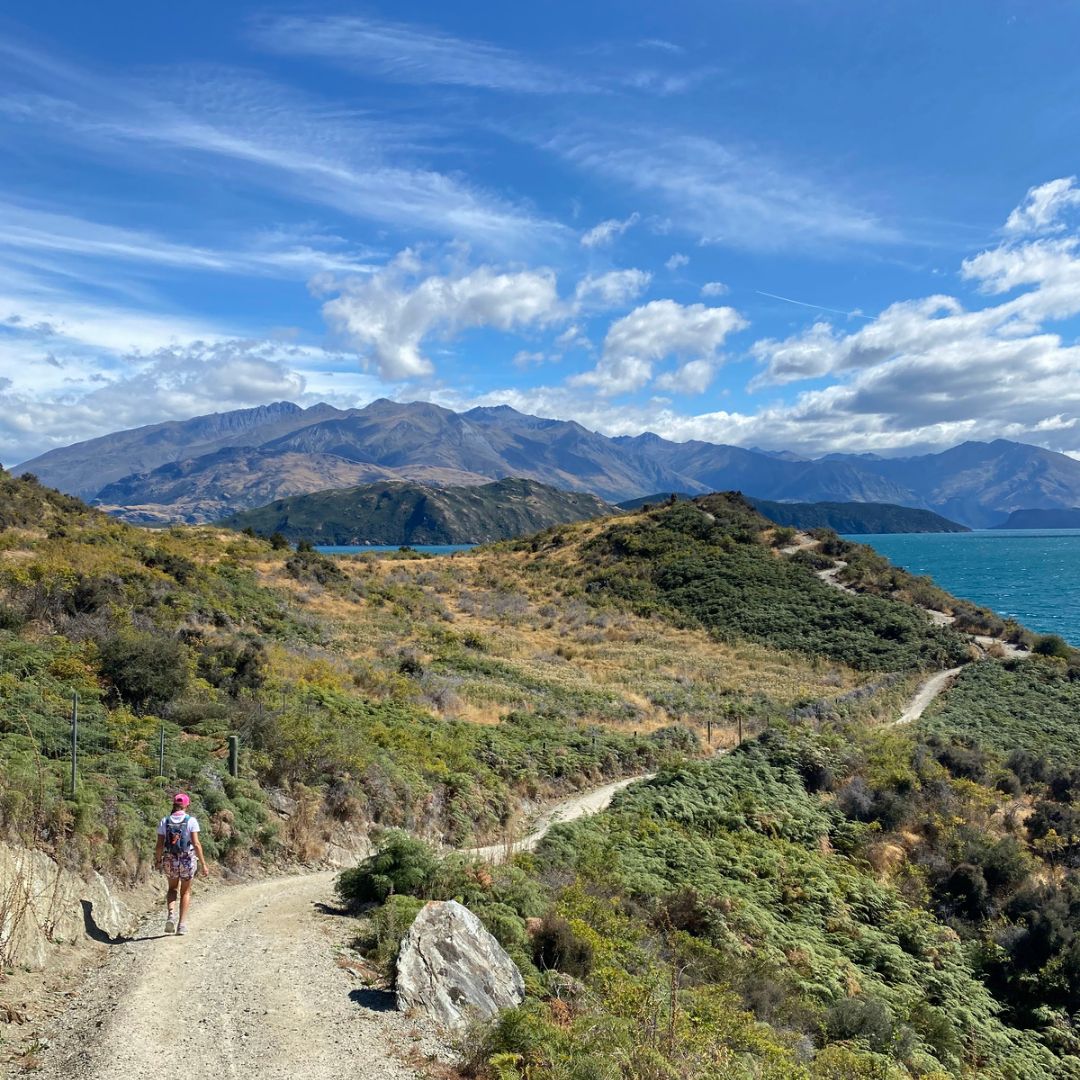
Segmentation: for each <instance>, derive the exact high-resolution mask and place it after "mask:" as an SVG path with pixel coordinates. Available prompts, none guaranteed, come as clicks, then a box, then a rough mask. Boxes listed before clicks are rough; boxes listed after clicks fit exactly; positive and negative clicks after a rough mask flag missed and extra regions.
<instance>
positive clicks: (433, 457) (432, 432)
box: [14, 399, 1080, 526]
mask: <svg viewBox="0 0 1080 1080" xmlns="http://www.w3.org/2000/svg"><path fill="white" fill-rule="evenodd" d="M238 448H243V449H246V450H256V449H258V450H262V451H266V452H267V454H268V455H270V456H268V457H265V458H261V459H260V461H261V464H258V463H255V462H253V461H251V460H249V459H248V458H247V457H245V456H243V455H241V456H240V457H238V458H237V459H235V460H236V461H237V463H238V464H237V467H238V469H240V471H241V474H243V473H244V470H249V469H250V470H252V472H251V476H252V480H251V483H252V484H253V485H254V486H255V487H256V488H257V491H258V492H259V493H260V496H259V497H261V493H262V492H267V493H269V492H271V491H273V493H274V494H273V495H271V496H270V497H271V498H272V497H274V496H275V495H280V494H283V493H284V491H285V490H287V488H285V487H282V488H273V482H272V478H271V477H270V476H267V477H266V478H265V479H262V478H261V476H262V473H261V470H262V469H263V468H265V469H266V470H268V472H269V474H274V473H275V470H277V475H279V477H280V475H281V473H282V472H285V473H288V474H290V477H291V479H289V481H288V482H289V483H293V482H295V484H296V488H299V487H302V486H303V485H306V484H308V483H310V484H312V485H319V486H322V485H323V484H325V483H327V482H329V483H333V484H340V483H341V480H340V479H338V478H337V477H339V476H342V475H343V474H342V473H341V472H340V470H342V469H344V468H345V466H344V465H342V464H339V462H350V463H352V464H353V465H354V466H361V465H362V466H366V467H368V468H369V469H370V468H373V467H376V468H379V469H386V470H392V471H393V472H395V473H397V474H399V475H400V474H401V473H402V470H404V469H407V468H408V469H416V468H423V469H436V470H444V471H445V472H442V473H439V474H428V476H427V477H425V482H427V481H428V480H431V479H434V478H435V477H436V476H437V475H442V476H446V477H447V478H449V479H450V480H451V481H453V482H457V480H460V479H461V478H464V477H467V478H469V479H487V480H499V479H502V478H504V477H508V476H518V477H523V478H525V479H529V480H535V481H537V482H539V483H542V484H548V485H550V486H552V487H556V488H560V489H562V490H568V491H585V492H590V493H592V494H595V495H599V496H601V497H602V498H604V499H607V500H609V501H612V502H618V501H620V500H624V499H633V498H637V497H639V496H641V495H644V494H646V493H650V492H657V491H680V492H686V493H688V494H691V495H700V494H704V493H707V492H710V491H730V490H736V491H744V492H748V493H751V494H753V495H754V496H755V497H757V498H761V499H769V500H772V501H776V502H861V503H867V502H872V503H889V504H893V505H897V506H909V507H915V508H918V509H923V510H932V511H934V512H935V513H939V514H942V515H944V516H945V517H947V518H950V519H952V520H954V521H959V522H962V523H963V524H965V525H974V526H987V525H997V524H999V523H1000V522H1002V521H1004V520H1005V519H1006V518H1007V517H1008V515H1009V514H1010V513H1011V512H1012V511H1013V510H1019V509H1031V508H1036V509H1065V508H1069V507H1074V506H1078V505H1080V461H1075V460H1073V459H1072V458H1069V457H1066V456H1065V455H1063V454H1056V453H1053V452H1052V451H1049V450H1042V449H1040V448H1039V447H1035V446H1025V445H1023V444H1021V443H1013V442H1007V441H1005V440H1002V439H999V440H996V441H995V442H991V443H974V442H970V443H964V444H963V445H961V446H957V447H953V448H952V449H951V450H946V451H944V452H943V453H940V454H923V455H920V456H918V457H912V458H899V457H889V458H882V457H878V456H877V455H874V454H865V455H863V454H830V455H828V456H827V457H824V458H819V459H818V460H815V461H810V460H804V459H801V458H796V457H794V455H790V454H785V453H776V452H769V453H762V452H760V451H755V450H747V449H744V448H742V447H738V446H723V445H719V444H714V443H707V442H701V441H692V442H685V443H675V442H669V441H668V440H666V439H663V438H661V437H660V436H658V435H655V434H653V433H651V432H647V433H645V434H643V435H635V436H619V437H616V438H609V437H607V436H605V435H601V434H598V433H597V432H593V431H588V430H587V429H585V428H583V427H582V426H581V425H580V424H577V423H574V422H572V421H565V420H545V419H541V418H539V417H536V416H526V415H524V414H522V413H519V412H517V411H515V410H514V409H511V408H509V407H508V406H505V405H504V406H498V407H495V408H478V409H470V410H469V411H468V412H464V413H455V412H452V411H450V410H449V409H444V408H440V407H439V406H437V405H432V404H429V403H424V402H413V403H411V404H400V403H397V402H393V401H387V400H385V399H382V400H379V401H374V402H372V403H371V404H370V405H368V406H366V407H365V408H362V409H348V410H341V409H335V408H333V407H332V406H330V405H315V406H312V407H311V408H310V409H301V408H299V407H298V406H296V405H291V404H289V403H288V402H279V403H277V404H275V405H269V406H265V407H264V408H261V409H245V410H240V411H238V412H234V413H222V414H220V415H215V416H204V417H197V418H195V419H194V420H187V421H181V422H172V423H168V424H156V425H153V426H151V427H146V428H138V429H135V430H133V431H123V432H118V433H117V434H114V435H106V436H103V437H102V438H100V439H94V440H91V441H90V442H86V443H79V444H77V445H75V446H71V447H67V448H65V449H63V450H52V451H50V452H49V453H47V454H43V455H42V456H41V457H39V458H35V459H34V460H33V461H28V462H24V463H23V464H22V465H21V466H19V468H18V469H16V470H14V471H15V472H17V473H18V472H23V471H29V472H33V473H35V474H37V475H38V476H39V477H40V478H41V479H42V480H44V481H46V482H47V483H49V484H51V485H53V486H55V487H58V488H60V489H61V490H62V491H66V492H70V493H74V494H79V495H82V496H83V497H86V498H93V497H94V496H98V499H99V501H101V502H106V503H108V504H109V505H111V506H120V507H133V506H143V507H146V506H150V507H153V508H155V509H154V511H153V512H154V513H155V514H157V513H161V514H165V515H172V516H173V517H174V518H175V519H177V520H179V519H184V518H187V517H191V516H192V515H193V514H195V513H200V514H201V513H205V512H207V510H208V508H209V507H211V506H217V505H219V502H215V501H213V500H219V501H220V504H221V505H222V506H225V507H227V508H228V509H231V510H235V509H239V508H241V507H246V506H250V505H251V500H250V499H248V498H247V496H246V495H245V493H244V488H245V487H246V486H247V481H246V480H243V479H242V478H241V480H238V481H237V482H235V483H234V482H233V481H232V480H230V479H229V478H228V477H227V476H226V475H225V464H224V462H217V463H215V462H213V461H211V462H210V463H209V464H208V465H207V464H206V463H203V464H200V465H198V466H197V467H196V466H190V465H187V464H185V466H184V469H182V470H181V472H183V471H184V470H185V469H186V470H189V473H188V475H187V476H183V477H180V478H179V479H181V480H188V479H190V478H191V477H193V476H194V474H195V473H196V472H201V473H202V474H203V475H204V476H205V477H206V479H205V484H206V487H207V494H206V496H205V498H206V499H207V500H210V501H209V502H206V503H201V502H200V501H199V500H200V499H202V498H203V496H200V495H199V494H197V493H193V491H192V487H193V486H195V487H197V486H198V485H194V484H193V483H192V484H187V483H178V480H177V477H176V476H174V475H173V474H172V473H168V472H166V473H165V474H162V475H160V476H156V477H155V476H152V475H151V476H148V475H146V474H153V473H154V471H155V470H157V469H159V468H161V467H162V466H166V465H169V464H173V463H178V462H183V463H188V462H191V461H198V460H199V459H203V458H206V457H207V456H208V455H213V454H215V453H217V452H219V451H221V450H224V449H238ZM273 455H295V456H293V457H291V458H282V459H281V462H286V461H287V462H289V463H291V464H289V466H288V468H285V466H284V465H279V464H274V463H273V461H274V458H273ZM304 456H310V457H311V458H312V462H311V465H310V467H302V466H301V465H300V464H299V463H300V458H301V457H304ZM330 459H335V461H334V463H333V464H331V461H330ZM256 464H258V467H256ZM206 468H209V470H210V473H212V474H213V475H212V476H211V475H209V474H207V473H206V472H205V470H206ZM133 474H137V476H136V478H132V477H133ZM372 475H373V474H371V473H366V474H362V476H361V478H364V479H366V478H369V477H371V476H372ZM256 476H259V477H260V479H258V480H257V481H256V479H255V477H256ZM215 477H216V478H215ZM350 479H351V478H350ZM118 482H120V486H119V487H115V488H112V489H111V490H109V498H108V499H106V498H105V491H103V489H104V488H107V486H108V485H113V484H117V483H118ZM282 483H284V481H282ZM260 485H262V486H260ZM294 490H295V489H294ZM309 490H315V488H314V487H312V488H310V489H309ZM130 500H138V501H135V502H133V501H130ZM192 500H194V502H193V501H192ZM170 507H173V509H171V510H170V509H169V508H170ZM215 512H216V511H215ZM136 513H137V512H136Z"/></svg>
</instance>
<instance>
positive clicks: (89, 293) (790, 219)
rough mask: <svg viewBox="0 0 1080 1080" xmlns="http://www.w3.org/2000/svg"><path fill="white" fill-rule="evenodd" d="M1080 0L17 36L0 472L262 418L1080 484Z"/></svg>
mask: <svg viewBox="0 0 1080 1080" xmlns="http://www.w3.org/2000/svg"><path fill="white" fill-rule="evenodd" d="M1078 37H1080V8H1078V7H1077V6H1076V5H1075V4H1071V3H1064V2H1061V3H1058V2H1051V0H1048V2H1046V3H1040V4H1037V5H1036V4H1023V5H1022V4H1019V3H1009V2H987V0H980V2H977V3H975V2H970V3H968V2H958V0H951V2H950V3H949V4H947V5H941V4H930V3H922V2H908V3H904V4H900V3H880V4H873V5H869V4H865V3H861V2H856V0H846V2H829V0H819V2H816V3H812V4H811V3H803V2H796V0H773V2H770V0H756V2H725V3H723V4H707V3H698V2H683V3H673V4H666V5H658V4H655V3H649V4H645V3H634V2H631V3H621V4H618V5H614V4H599V3H592V4H590V3H581V2H579V3H575V4H567V3H549V4H546V5H533V6H528V7H526V6H522V5H503V4H498V5H496V4H490V3H473V4H469V5H445V4H443V5H435V4H425V3H414V4H409V5H393V6H392V5H388V4H383V5H379V4H369V5H363V6H350V7H343V6H325V5H316V4H301V5H284V6H280V5H279V6H274V7H263V6H258V5H246V4H243V3H231V4H227V5H221V4H215V5H210V4H201V3H194V4H188V5H184V6H183V8H182V9H179V8H175V7H168V6H165V5H142V6H140V7H139V8H138V9H135V8H133V7H132V6H131V5H128V4H115V3H101V4H97V5H87V4H58V3H52V4H47V5H42V4H40V3H36V4H31V3H24V2H21V0H14V2H9V3H8V4H7V5H5V10H4V14H3V16H2V17H0V134H2V138H3V146H4V149H5V152H4V155H3V158H2V159H0V264H2V273H0V460H3V461H4V462H5V463H8V464H13V463H15V462H16V461H18V460H22V459H24V458H27V457H29V456H32V455H33V454H36V453H39V452H41V451H43V450H45V449H48V448H49V447H51V446H55V445H63V444H66V443H68V442H71V441H73V440H76V439H82V438H87V437H90V436H93V435H97V434H101V433H104V432H106V431H110V430H114V429H116V428H120V427H128V426H135V425H137V424H141V423H152V422H156V421H158V420H162V419H167V418H180V417H186V416H190V415H194V414H197V413H203V412H210V411H217V410H222V409H229V408H238V407H244V406H247V405H254V404H259V403H262V402H266V401H270V400H276V399H285V398H287V399H291V400H295V401H299V402H301V403H313V402H315V401H318V400H328V401H332V402H333V403H334V404H337V405H362V404H365V403H366V402H367V401H369V400H371V399H373V398H375V397H379V396H390V397H394V398H397V399H401V400H411V399H427V400H432V401H437V402H439V403H441V404H444V405H447V406H450V407H453V408H463V407H469V406H471V405H473V404H477V403H481V404H494V403H499V402H508V403H510V404H512V405H514V406H515V407H517V408H519V409H522V410H524V411H529V412H535V413H538V414H541V415H547V416H558V417H562V418H573V419H577V420H579V421H581V422H582V423H584V424H586V425H587V426H588V427H590V428H594V429H598V430H602V431H605V432H607V433H610V434H623V433H637V432H639V431H642V430H653V431H657V432H659V433H660V434H663V435H666V436H668V437H671V438H675V439H688V438H704V439H709V440H712V441H717V442H732V443H738V444H741V445H749V446H752V445H758V446H767V447H775V448H781V447H786V448H792V449H795V450H798V451H800V452H803V453H807V454H816V453H822V452H827V451H829V450H834V449H844V450H868V449H869V450H885V451H889V450H905V451H916V450H925V449H935V448H941V447H944V446H948V445H952V444H954V443H956V442H959V441H962V440H964V439H967V438H993V437H997V436H1005V437H1009V438H1016V439H1021V440H1024V441H1031V442H1037V443H1040V444H1042V445H1047V446H1051V447H1053V448H1055V449H1059V450H1063V451H1065V452H1069V453H1073V454H1077V455H1078V456H1080V432H1078V424H1080V377H1078V376H1077V375H1076V374H1075V372H1076V371H1078V370H1080V367H1078V363H1077V361H1078V360H1080V350H1077V348H1076V345H1075V341H1076V332H1077V325H1078V324H1077V316H1078V314H1080V256H1078V255H1077V244H1078V240H1077V237H1078V232H1077V225H1078V222H1080V214H1078V213H1077V211H1078V209H1080V192H1078V190H1077V187H1076V185H1075V182H1074V181H1073V180H1072V177H1073V176H1074V174H1075V173H1076V172H1077V171H1078V168H1077V160H1076V159H1077V152H1076V129H1077V120H1078V116H1077V113H1078V111H1080V93H1078V92H1077V91H1078V90H1080V85H1078V84H1080V69H1078V68H1077V65H1076V64H1075V58H1074V52H1075V49H1074V44H1075V41H1076V40H1078Z"/></svg>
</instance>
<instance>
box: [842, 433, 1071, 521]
mask: <svg viewBox="0 0 1080 1080" xmlns="http://www.w3.org/2000/svg"><path fill="white" fill-rule="evenodd" d="M847 460H848V461H852V462H857V463H858V468H859V469H860V470H861V471H864V472H872V473H873V474H874V475H876V476H879V477H881V478H882V479H884V480H887V481H890V482H892V483H893V484H895V485H896V486H897V488H898V489H899V490H902V491H906V492H908V493H910V494H909V497H907V498H900V499H896V498H890V499H885V500H882V501H885V502H896V503H900V504H901V505H906V506H924V507H927V508H928V509H931V510H935V511H936V512H937V513H939V514H943V515H945V516H946V517H949V518H952V519H953V520H955V521H962V522H964V524H966V525H972V526H975V527H976V528H986V527H989V526H994V525H999V524H1001V522H1002V521H1004V520H1005V518H1006V517H1007V516H1008V515H1009V514H1010V513H1012V511H1013V510H1022V509H1039V510H1052V509H1066V508H1070V507H1073V506H1076V505H1078V504H1080V462H1078V461H1076V460H1074V459H1073V458H1070V457H1067V456H1066V455H1065V454H1057V453H1055V452H1054V451H1053V450H1043V449H1042V448H1041V447H1038V446H1028V445H1026V444H1024V443H1015V442H1009V441H1008V440H1007V439H995V440H994V441H993V442H990V443H982V442H966V443H961V444H960V445H959V446H954V447H953V448H952V449H951V450H945V451H942V452H941V453H940V454H922V455H920V456H918V457H910V458H883V459H881V460H878V461H867V460H865V459H863V458H861V457H849V458H847ZM860 501H862V500H860Z"/></svg>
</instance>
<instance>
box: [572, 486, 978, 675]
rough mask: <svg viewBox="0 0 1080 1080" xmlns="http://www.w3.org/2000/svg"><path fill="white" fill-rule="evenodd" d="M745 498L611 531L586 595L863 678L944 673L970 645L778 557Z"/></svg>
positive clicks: (654, 516)
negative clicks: (836, 663)
mask: <svg viewBox="0 0 1080 1080" xmlns="http://www.w3.org/2000/svg"><path fill="white" fill-rule="evenodd" d="M767 527H768V525H767V523H766V522H765V521H764V519H763V518H761V517H760V516H759V515H758V514H757V513H756V512H755V511H754V510H753V508H752V507H751V506H750V505H749V504H748V503H746V502H745V500H743V499H742V498H741V497H740V496H738V495H710V496H705V497H704V498H701V499H696V500H694V501H693V502H681V503H676V504H675V505H674V506H671V507H667V508H665V509H663V510H661V511H653V512H649V513H643V514H638V515H636V516H635V517H634V518H633V519H632V520H629V521H627V522H626V523H613V524H612V525H611V526H610V527H608V528H606V529H605V530H604V531H603V532H602V533H600V534H598V535H597V536H596V537H595V538H594V539H593V540H592V541H590V542H589V543H587V544H586V545H584V547H583V548H582V557H583V559H584V561H585V565H586V567H587V568H588V570H589V574H590V576H589V579H588V582H587V585H586V588H587V589H588V590H589V591H591V592H593V593H594V594H599V595H606V596H610V597H612V598H613V599H615V600H618V601H623V602H627V603H629V604H630V605H632V606H633V607H634V608H635V609H636V610H638V611H641V612H651V611H656V612H661V613H667V614H669V615H674V616H681V617H682V618H684V619H686V620H688V621H691V622H692V623H693V624H696V625H701V626H704V627H706V628H708V629H709V630H710V631H711V632H712V633H713V634H715V635H717V636H718V637H720V638H722V639H726V640H733V639H739V638H743V639H749V640H751V641H759V642H762V643H763V644H767V645H770V646H772V647H774V648H779V649H786V650H791V651H796V652H802V653H806V654H809V655H812V656H827V657H830V658H833V659H835V660H840V661H843V662H844V663H847V664H849V665H851V666H852V667H854V668H857V669H861V670H878V671H880V670H898V669H904V668H919V667H927V668H931V667H934V668H936V667H947V666H950V665H951V664H953V663H956V662H957V661H959V660H960V659H962V658H963V657H964V656H965V655H966V648H965V645H964V643H963V641H962V640H961V639H960V638H959V637H958V636H957V635H956V634H954V633H952V632H951V631H950V630H948V629H943V628H939V627H934V626H932V625H931V623H930V622H929V620H928V619H927V617H926V615H925V614H924V613H923V612H922V611H919V610H917V609H915V608H913V607H909V606H905V605H901V604H895V603H888V602H885V601H883V600H881V599H879V598H877V597H873V596H852V595H846V594H844V593H843V592H841V591H840V590H838V589H835V588H832V587H831V586H829V585H828V584H826V583H825V582H823V581H821V580H819V579H818V578H817V577H816V575H815V574H814V573H813V570H812V568H810V567H808V566H806V565H805V564H804V563H802V562H800V561H791V560H787V559H781V558H778V557H776V555H775V554H774V553H773V551H772V550H771V549H770V547H769V546H768V545H767V544H766V543H764V542H763V537H762V533H763V530H764V529H766V528H767Z"/></svg>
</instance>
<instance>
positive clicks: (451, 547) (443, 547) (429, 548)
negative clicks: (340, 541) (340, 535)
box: [315, 544, 476, 555]
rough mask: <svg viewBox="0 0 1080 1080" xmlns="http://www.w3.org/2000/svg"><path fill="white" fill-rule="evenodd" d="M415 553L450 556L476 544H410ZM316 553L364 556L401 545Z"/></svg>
mask: <svg viewBox="0 0 1080 1080" xmlns="http://www.w3.org/2000/svg"><path fill="white" fill-rule="evenodd" d="M409 547H410V548H411V550H413V551H418V552H420V553H421V554H422V555H450V554H451V553H452V552H455V551H469V550H471V549H472V548H474V547H476V545H475V544H410V545H409ZM315 550H316V551H321V552H322V553H323V554H324V555H363V554H364V553H365V552H369V551H400V550H401V545H400V544H357V545H334V544H328V545H324V546H316V548H315Z"/></svg>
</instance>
